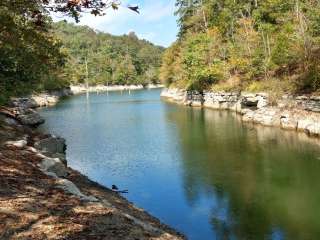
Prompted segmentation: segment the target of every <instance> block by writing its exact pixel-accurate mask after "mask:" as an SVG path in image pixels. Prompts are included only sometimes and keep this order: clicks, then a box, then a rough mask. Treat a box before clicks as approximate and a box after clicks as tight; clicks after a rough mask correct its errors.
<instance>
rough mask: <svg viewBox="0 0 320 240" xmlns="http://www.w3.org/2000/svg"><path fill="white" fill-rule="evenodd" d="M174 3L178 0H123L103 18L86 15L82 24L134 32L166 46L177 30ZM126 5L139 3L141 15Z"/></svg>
mask: <svg viewBox="0 0 320 240" xmlns="http://www.w3.org/2000/svg"><path fill="white" fill-rule="evenodd" d="M174 4H175V0H136V1H134V0H128V1H125V0H122V6H121V7H120V8H119V10H117V11H114V10H111V9H108V10H107V11H106V15H105V16H102V17H101V16H100V17H95V16H92V15H90V14H86V15H84V16H83V17H82V18H81V20H80V21H81V22H80V24H81V25H88V26H90V27H92V28H94V29H97V30H100V31H103V32H108V33H111V34H115V35H122V34H127V33H129V32H130V31H134V32H135V33H136V34H137V35H138V37H139V38H143V39H147V40H149V41H151V42H153V43H155V44H157V45H161V46H165V47H167V46H169V45H170V44H171V43H172V42H174V41H175V39H176V35H177V31H178V29H177V24H176V17H175V16H174V11H175V8H174ZM127 5H133V6H134V5H139V7H140V12H141V14H136V13H135V12H132V11H131V10H129V9H127V8H126V6H127Z"/></svg>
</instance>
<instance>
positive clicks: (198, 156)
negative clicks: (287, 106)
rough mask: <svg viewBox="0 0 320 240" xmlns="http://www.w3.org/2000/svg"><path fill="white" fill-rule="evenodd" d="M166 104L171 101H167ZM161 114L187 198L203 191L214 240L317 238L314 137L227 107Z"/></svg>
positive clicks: (318, 162)
mask: <svg viewBox="0 0 320 240" xmlns="http://www.w3.org/2000/svg"><path fill="white" fill-rule="evenodd" d="M169 108H170V106H169ZM178 111H179V112H180V113H179V114H177V113H176V112H173V111H167V119H168V120H169V121H172V122H176V125H177V126H178V132H179V136H180V137H179V141H180V146H181V151H182V154H183V157H182V158H181V159H182V167H183V182H184V192H185V195H186V199H187V201H188V203H189V204H190V205H191V206H192V205H194V204H195V202H197V201H199V199H200V198H203V195H204V194H205V195H209V196H210V198H211V199H212V201H213V202H214V204H213V207H212V209H211V213H210V220H209V221H210V223H211V226H212V229H213V232H214V235H215V239H319V237H320V205H319V202H320V191H319V190H320V187H319V184H318V183H319V180H320V175H319V172H320V159H319V158H318V159H317V154H318V156H319V145H318V144H319V141H318V140H316V139H310V138H308V137H306V136H305V135H304V134H298V133H295V132H288V131H282V130H280V129H276V128H269V127H262V126H257V125H250V124H245V123H242V122H241V121H240V120H239V119H238V116H237V115H235V114H234V113H231V112H226V111H213V110H210V109H204V110H202V109H188V108H183V107H181V108H180V109H179V110H178Z"/></svg>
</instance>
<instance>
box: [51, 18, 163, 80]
mask: <svg viewBox="0 0 320 240" xmlns="http://www.w3.org/2000/svg"><path fill="white" fill-rule="evenodd" d="M53 26H54V27H53V31H54V32H55V35H56V36H57V37H58V39H60V41H61V44H62V48H61V49H62V51H63V52H64V53H65V54H66V55H67V64H66V66H65V68H64V69H63V74H64V75H65V77H64V78H65V79H68V81H69V82H70V83H72V84H77V83H84V82H85V81H86V78H87V77H88V79H89V84H91V85H95V84H105V85H108V84H109V85H115V84H117V85H125V84H142V85H146V84H148V83H158V81H159V80H158V70H159V67H160V65H161V56H162V52H163V51H164V48H163V47H160V46H155V45H154V44H152V43H150V42H148V41H146V40H140V39H139V38H138V37H137V36H136V34H135V33H134V32H130V33H129V34H128V35H123V36H112V35H110V34H107V33H103V32H98V31H95V30H93V29H91V28H89V27H86V26H75V25H74V24H69V23H66V22H64V21H61V22H59V23H55V24H54V25H53Z"/></svg>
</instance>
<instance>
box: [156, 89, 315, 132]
mask: <svg viewBox="0 0 320 240" xmlns="http://www.w3.org/2000/svg"><path fill="white" fill-rule="evenodd" d="M161 97H163V98H166V99H168V100H170V101H174V102H176V103H179V104H183V105H186V106H191V107H205V108H211V109H219V110H230V111H234V112H236V113H239V114H240V115H241V116H242V121H244V122H252V123H256V124H261V125H264V126H274V127H280V128H282V129H287V130H295V131H300V132H305V133H306V134H307V135H309V136H315V137H319V136H320V96H307V95H303V96H290V95H285V96H282V97H281V98H280V99H276V100H272V99H271V97H270V96H269V95H268V94H267V93H247V92H213V91H207V92H203V93H199V92H197V91H186V90H183V89H177V88H166V89H164V90H163V91H162V93H161Z"/></svg>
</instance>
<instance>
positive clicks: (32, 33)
mask: <svg viewBox="0 0 320 240" xmlns="http://www.w3.org/2000/svg"><path fill="white" fill-rule="evenodd" d="M24 7H25V6H23V5H16V4H14V3H12V2H8V1H3V2H2V3H1V5H0V29H1V31H0V89H1V94H0V95H1V97H0V98H1V99H0V101H2V102H3V101H5V100H6V99H7V98H8V97H9V96H10V95H20V94H26V93H29V92H30V91H32V90H36V89H39V88H41V87H42V85H43V84H44V82H45V81H46V79H47V78H50V79H52V78H55V77H57V73H58V71H59V70H61V68H62V67H63V65H64V54H63V53H62V52H61V51H60V46H61V45H60V43H59V41H57V40H56V39H55V37H54V36H53V35H52V34H51V33H50V32H49V29H50V21H49V19H43V24H42V25H41V26H38V25H35V24H34V21H33V19H32V18H30V17H29V16H28V14H21V12H24V11H25V8H24ZM29 7H33V9H34V10H36V9H37V8H39V6H38V4H33V5H32V3H30V5H29Z"/></svg>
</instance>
